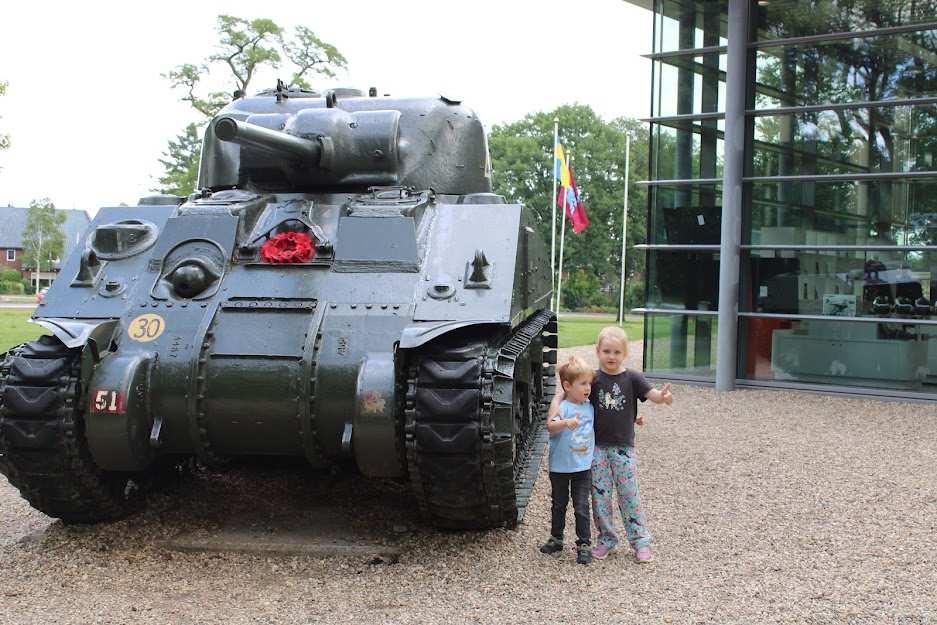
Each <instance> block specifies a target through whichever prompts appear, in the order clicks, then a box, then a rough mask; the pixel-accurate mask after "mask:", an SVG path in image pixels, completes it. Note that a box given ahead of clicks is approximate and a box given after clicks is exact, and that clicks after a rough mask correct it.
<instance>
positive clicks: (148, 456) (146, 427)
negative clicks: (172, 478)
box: [85, 353, 158, 471]
mask: <svg viewBox="0 0 937 625" xmlns="http://www.w3.org/2000/svg"><path fill="white" fill-rule="evenodd" d="M149 382H150V355H149V354H140V353H138V354H131V355H128V356H115V355H110V356H108V357H106V358H104V359H103V360H102V361H101V362H100V363H99V364H98V366H97V367H96V368H95V372H94V375H93V376H92V377H91V380H90V383H89V384H88V390H87V400H86V401H87V405H86V407H85V434H86V436H87V438H88V446H89V448H90V450H91V455H92V457H93V458H94V461H95V462H96V463H97V464H98V465H99V466H100V467H101V468H102V469H105V470H108V471H139V470H142V469H144V468H146V467H147V466H148V465H149V464H150V462H151V460H152V459H153V449H152V447H151V443H150V438H151V432H153V429H154V428H153V418H152V415H151V412H150V402H149V399H148V398H149V396H150V392H149V386H150V384H149ZM154 440H158V437H156V438H155V439H154Z"/></svg>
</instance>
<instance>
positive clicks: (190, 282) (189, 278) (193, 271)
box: [172, 264, 214, 299]
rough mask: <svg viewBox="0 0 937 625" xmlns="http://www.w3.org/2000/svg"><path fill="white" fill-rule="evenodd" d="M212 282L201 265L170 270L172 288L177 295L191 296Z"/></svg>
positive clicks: (183, 266)
mask: <svg viewBox="0 0 937 625" xmlns="http://www.w3.org/2000/svg"><path fill="white" fill-rule="evenodd" d="M212 282H214V280H212V279H211V277H210V276H209V275H208V273H207V272H206V271H205V268H204V267H202V266H201V265H196V264H190V265H182V266H180V267H177V268H176V270H175V271H174V272H172V288H173V290H174V291H175V292H176V294H177V295H178V296H179V297H184V298H186V299H189V298H193V297H195V296H196V295H198V294H199V293H201V292H202V291H204V290H205V289H207V288H208V286H209V285H210V284H211V283H212Z"/></svg>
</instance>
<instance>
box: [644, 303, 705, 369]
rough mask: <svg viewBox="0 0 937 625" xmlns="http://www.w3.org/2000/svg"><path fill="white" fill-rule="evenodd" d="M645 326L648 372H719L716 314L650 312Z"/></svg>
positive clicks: (646, 365) (645, 366)
mask: <svg viewBox="0 0 937 625" xmlns="http://www.w3.org/2000/svg"><path fill="white" fill-rule="evenodd" d="M645 325H646V327H645V336H644V361H645V364H644V371H645V372H646V373H653V374H655V375H658V374H664V373H680V374H686V375H699V376H704V377H712V376H714V375H715V374H716V330H717V326H718V322H717V317H715V316H712V315H661V314H648V315H646V316H645Z"/></svg>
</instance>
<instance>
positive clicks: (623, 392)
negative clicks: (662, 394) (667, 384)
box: [589, 369, 654, 447]
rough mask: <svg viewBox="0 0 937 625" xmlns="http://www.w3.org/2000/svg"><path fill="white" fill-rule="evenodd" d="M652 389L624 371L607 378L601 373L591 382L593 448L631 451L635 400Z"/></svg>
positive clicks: (644, 380)
mask: <svg viewBox="0 0 937 625" xmlns="http://www.w3.org/2000/svg"><path fill="white" fill-rule="evenodd" d="M652 388H654V387H653V386H651V383H650V382H648V381H647V378H645V377H644V375H642V374H641V373H640V372H638V371H635V370H633V369H625V370H624V371H622V372H621V373H618V374H616V375H609V374H608V373H605V372H604V371H602V370H601V369H599V370H597V371H596V372H595V379H593V380H592V393H591V394H590V395H589V402H590V403H591V404H592V406H593V407H594V408H595V425H594V427H595V444H596V446H602V447H634V420H635V418H637V416H638V400H639V399H640V400H641V401H646V400H647V398H646V397H645V395H647V394H648V392H650V390H651V389H652Z"/></svg>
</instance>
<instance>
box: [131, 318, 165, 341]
mask: <svg viewBox="0 0 937 625" xmlns="http://www.w3.org/2000/svg"><path fill="white" fill-rule="evenodd" d="M165 329H166V322H165V321H163V318H162V317H160V316H159V315H153V314H147V315H140V316H139V317H137V318H136V319H134V320H133V321H131V322H130V325H129V326H128V327H127V336H129V337H130V338H131V339H133V340H134V341H140V342H141V343H146V342H147V341H152V340H153V339H155V338H156V337H158V336H159V335H160V334H162V333H163V330H165Z"/></svg>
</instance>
